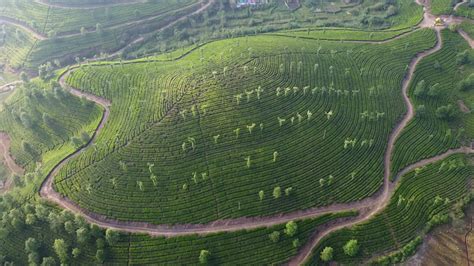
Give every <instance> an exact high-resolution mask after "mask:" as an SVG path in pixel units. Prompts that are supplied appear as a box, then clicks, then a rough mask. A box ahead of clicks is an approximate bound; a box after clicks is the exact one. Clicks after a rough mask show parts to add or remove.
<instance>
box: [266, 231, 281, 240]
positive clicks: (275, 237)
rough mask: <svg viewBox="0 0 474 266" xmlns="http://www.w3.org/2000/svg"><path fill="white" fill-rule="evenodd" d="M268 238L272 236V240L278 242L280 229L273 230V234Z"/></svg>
mask: <svg viewBox="0 0 474 266" xmlns="http://www.w3.org/2000/svg"><path fill="white" fill-rule="evenodd" d="M268 238H270V240H271V241H272V242H273V243H277V242H278V241H279V240H280V232H278V231H273V233H271V234H269V235H268Z"/></svg>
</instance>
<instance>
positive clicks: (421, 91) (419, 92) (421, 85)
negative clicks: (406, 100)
mask: <svg viewBox="0 0 474 266" xmlns="http://www.w3.org/2000/svg"><path fill="white" fill-rule="evenodd" d="M414 94H415V96H418V97H423V96H425V95H426V84H425V81H424V80H421V81H420V82H418V83H417V84H416V87H415V92H414Z"/></svg>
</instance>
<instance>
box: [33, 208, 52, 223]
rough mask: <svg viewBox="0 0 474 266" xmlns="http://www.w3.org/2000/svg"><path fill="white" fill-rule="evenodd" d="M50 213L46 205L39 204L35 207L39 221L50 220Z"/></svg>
mask: <svg viewBox="0 0 474 266" xmlns="http://www.w3.org/2000/svg"><path fill="white" fill-rule="evenodd" d="M48 213H49V210H48V209H47V208H46V207H45V206H44V205H41V204H37V205H36V206H35V214H36V217H38V219H39V220H41V221H46V219H48Z"/></svg>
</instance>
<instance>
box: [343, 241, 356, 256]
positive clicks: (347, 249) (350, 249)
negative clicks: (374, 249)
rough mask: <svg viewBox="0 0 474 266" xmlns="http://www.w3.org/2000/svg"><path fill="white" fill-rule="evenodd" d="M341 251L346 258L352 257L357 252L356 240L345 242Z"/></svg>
mask: <svg viewBox="0 0 474 266" xmlns="http://www.w3.org/2000/svg"><path fill="white" fill-rule="evenodd" d="M342 249H343V250H344V253H345V254H346V255H347V256H350V257H354V256H355V255H356V254H357V252H359V244H358V242H357V240H355V239H351V240H349V241H347V243H346V244H345V245H344V247H343V248H342Z"/></svg>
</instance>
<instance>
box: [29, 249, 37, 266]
mask: <svg viewBox="0 0 474 266" xmlns="http://www.w3.org/2000/svg"><path fill="white" fill-rule="evenodd" d="M39 261H40V256H39V254H38V252H31V253H30V254H28V264H29V265H38V264H39Z"/></svg>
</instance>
